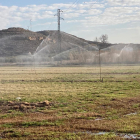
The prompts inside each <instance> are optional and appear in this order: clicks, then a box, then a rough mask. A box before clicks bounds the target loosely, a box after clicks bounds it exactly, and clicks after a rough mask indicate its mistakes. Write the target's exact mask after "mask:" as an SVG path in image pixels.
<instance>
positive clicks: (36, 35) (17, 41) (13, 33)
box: [0, 27, 95, 57]
mask: <svg viewBox="0 0 140 140" xmlns="http://www.w3.org/2000/svg"><path fill="white" fill-rule="evenodd" d="M52 34H53V35H54V34H55V38H54V40H57V39H58V36H57V31H55V30H51V31H49V30H46V31H38V32H32V31H30V30H26V29H23V28H15V27H13V28H8V29H4V30H0V57H7V56H18V55H26V54H28V53H29V52H31V54H33V53H34V52H35V51H36V49H37V47H38V46H39V45H40V43H41V42H42V41H43V40H44V39H46V37H48V36H49V35H50V36H51V35H52ZM70 36H71V37H70ZM63 37H64V39H66V40H67V42H70V43H73V39H71V38H72V37H73V38H75V41H74V43H75V44H78V45H82V42H86V43H89V44H91V45H95V43H94V42H92V41H87V40H85V39H82V38H78V37H76V36H73V35H69V34H67V33H64V32H63ZM76 39H77V40H76ZM79 40H80V41H79ZM54 43H55V42H54ZM64 49H65V48H64Z"/></svg>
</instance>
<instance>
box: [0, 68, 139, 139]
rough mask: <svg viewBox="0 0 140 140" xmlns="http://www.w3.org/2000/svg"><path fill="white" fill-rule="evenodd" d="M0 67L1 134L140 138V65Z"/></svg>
mask: <svg viewBox="0 0 140 140" xmlns="http://www.w3.org/2000/svg"><path fill="white" fill-rule="evenodd" d="M99 78H100V75H99V67H1V68H0V139H4V140H9V139H13V140H16V139H21V140H22V139H26V140H28V139H36V140H45V139H46V140H93V139H94V140H104V139H106V140H122V139H139V138H140V119H139V118H140V66H103V67H102V78H103V81H100V80H99Z"/></svg>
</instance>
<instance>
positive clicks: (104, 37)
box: [99, 34, 108, 44]
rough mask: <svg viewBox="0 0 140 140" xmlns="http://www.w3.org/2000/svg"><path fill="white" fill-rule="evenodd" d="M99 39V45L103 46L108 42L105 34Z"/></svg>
mask: <svg viewBox="0 0 140 140" xmlns="http://www.w3.org/2000/svg"><path fill="white" fill-rule="evenodd" d="M99 39H100V41H101V43H103V44H105V43H107V42H108V35H107V34H104V35H101V37H100V38H99Z"/></svg>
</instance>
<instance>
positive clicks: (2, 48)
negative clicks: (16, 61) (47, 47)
mask: <svg viewBox="0 0 140 140" xmlns="http://www.w3.org/2000/svg"><path fill="white" fill-rule="evenodd" d="M45 38H46V36H45V35H43V34H39V33H35V32H32V31H29V30H25V29H23V28H8V29H6V30H1V31H0V56H1V57H4V56H17V55H21V54H27V53H29V52H31V53H33V52H34V51H35V50H36V48H37V46H39V44H40V43H41V42H42V40H43V39H45Z"/></svg>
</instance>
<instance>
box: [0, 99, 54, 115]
mask: <svg viewBox="0 0 140 140" xmlns="http://www.w3.org/2000/svg"><path fill="white" fill-rule="evenodd" d="M51 105H52V103H51V102H49V101H48V100H46V101H44V102H38V103H28V102H13V101H8V102H4V101H0V109H1V112H6V111H8V110H20V111H23V112H24V111H27V110H30V109H36V108H38V107H49V106H51Z"/></svg>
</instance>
